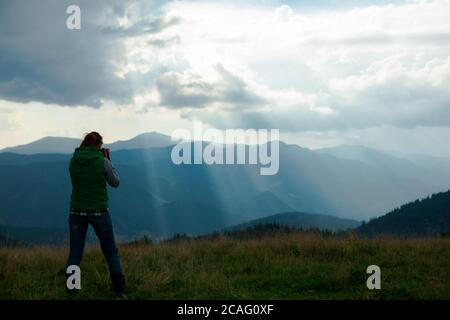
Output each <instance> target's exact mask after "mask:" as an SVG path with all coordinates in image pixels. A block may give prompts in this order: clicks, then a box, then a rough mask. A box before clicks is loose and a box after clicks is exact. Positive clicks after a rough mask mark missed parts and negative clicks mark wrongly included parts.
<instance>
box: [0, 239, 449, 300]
mask: <svg viewBox="0 0 450 320" xmlns="http://www.w3.org/2000/svg"><path fill="white" fill-rule="evenodd" d="M119 250H120V255H121V257H122V264H123V268H124V271H125V275H126V279H127V285H128V296H129V298H130V299H450V239H448V238H446V239H444V238H442V239H421V240H395V239H386V238H385V239H358V238H357V237H354V236H347V237H336V236H324V235H320V234H317V233H307V232H306V233H305V232H293V233H286V234H281V233H280V234H272V235H268V236H265V237H259V238H256V239H236V238H233V237H230V236H218V237H215V238H211V239H196V240H189V239H179V240H176V241H166V242H161V243H155V244H152V243H147V242H145V241H142V242H136V243H133V244H124V245H121V246H119ZM67 253H68V249H67V248H66V247H50V246H47V247H45V246H36V247H16V248H0V299H112V298H114V295H113V294H112V293H111V289H110V288H111V286H110V280H109V276H108V272H107V267H106V262H105V260H104V258H103V256H102V254H101V252H100V250H99V248H98V246H93V247H89V248H87V249H86V251H85V255H84V259H83V262H82V265H81V269H82V274H81V275H82V277H81V279H82V282H81V285H82V290H81V292H79V293H77V294H76V295H75V296H69V295H67V294H66V292H65V288H64V270H63V266H64V264H65V261H66V258H67ZM371 264H376V265H378V266H380V267H381V271H382V277H381V279H382V280H381V281H382V282H381V286H382V289H381V290H373V291H370V290H368V289H367V287H366V279H367V277H368V275H367V274H366V268H367V266H369V265H371Z"/></svg>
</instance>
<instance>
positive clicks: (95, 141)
mask: <svg viewBox="0 0 450 320" xmlns="http://www.w3.org/2000/svg"><path fill="white" fill-rule="evenodd" d="M102 144H103V138H102V136H101V135H100V134H99V133H98V132H95V131H92V132H90V133H88V134H86V135H85V136H84V139H83V141H82V142H81V144H80V147H97V146H99V145H102Z"/></svg>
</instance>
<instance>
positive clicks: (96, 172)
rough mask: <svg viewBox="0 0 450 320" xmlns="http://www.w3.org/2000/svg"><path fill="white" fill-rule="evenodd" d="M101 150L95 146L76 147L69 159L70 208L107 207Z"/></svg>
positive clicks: (89, 208)
mask: <svg viewBox="0 0 450 320" xmlns="http://www.w3.org/2000/svg"><path fill="white" fill-rule="evenodd" d="M104 161H105V159H104V156H103V152H102V151H101V150H99V149H98V148H96V147H80V148H76V149H75V152H74V153H73V157H72V159H71V160H70V168H69V171H70V178H71V179H72V197H71V200H70V207H71V209H77V210H91V209H102V208H108V191H107V189H106V178H105V164H104Z"/></svg>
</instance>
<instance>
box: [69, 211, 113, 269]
mask: <svg viewBox="0 0 450 320" xmlns="http://www.w3.org/2000/svg"><path fill="white" fill-rule="evenodd" d="M89 224H90V225H92V227H93V228H94V231H95V233H96V235H97V237H98V239H99V240H100V246H101V248H102V252H103V255H104V256H105V258H106V262H107V263H108V268H109V273H110V274H111V275H112V276H113V275H118V274H122V267H121V265H120V257H119V251H118V250H117V247H116V243H115V241H114V232H113V227H112V222H111V217H110V216H109V213H108V212H106V213H105V214H102V215H99V216H95V215H87V216H81V215H74V214H70V215H69V228H70V253H69V258H68V260H67V266H70V265H76V266H80V263H81V259H82V258H83V251H84V243H85V239H86V233H87V229H88V226H89Z"/></svg>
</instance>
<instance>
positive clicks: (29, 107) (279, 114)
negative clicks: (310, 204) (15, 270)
mask: <svg viewBox="0 0 450 320" xmlns="http://www.w3.org/2000/svg"><path fill="white" fill-rule="evenodd" d="M71 4H76V5H78V6H79V7H80V9H81V29H80V30H69V29H67V27H66V19H67V18H68V14H67V13H66V8H67V7H68V6H69V5H71ZM449 16H450V1H448V0H429V1H428V0H417V1H416V0H411V1H369V0H363V1H354V0H352V1H350V0H339V1H331V0H321V1H305V0H304V1H272V0H266V1H153V2H152V1H145V0H143V1H118V0H112V1H111V0H108V1H106V0H98V1H87V0H86V1H74V0H72V1H64V0H63V1H61V0H42V1H39V2H38V1H24V0H17V1H12V0H3V1H1V2H0V148H3V147H7V146H12V145H18V144H23V143H28V142H31V141H34V140H36V139H39V138H42V137H44V136H66V137H81V136H82V135H83V134H84V133H86V132H89V131H92V130H96V131H99V132H101V133H102V135H103V136H104V140H105V142H112V141H116V140H119V139H121V140H124V139H129V138H131V137H133V136H135V135H137V134H140V133H143V132H150V131H158V132H161V133H165V134H169V135H170V134H171V133H172V132H173V131H174V130H176V129H179V128H187V129H189V128H192V124H193V122H194V121H201V122H202V123H203V124H204V126H205V127H213V128H218V129H231V128H244V129H246V128H254V129H260V128H265V129H279V130H280V137H281V139H282V140H284V141H286V142H289V143H296V144H299V145H301V146H303V147H308V148H313V149H315V148H321V147H329V146H334V145H339V144H358V145H366V146H368V147H373V148H378V149H382V150H387V151H392V152H398V153H412V154H419V153H424V154H430V155H435V156H450V148H449V147H448V141H450V19H449Z"/></svg>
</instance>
